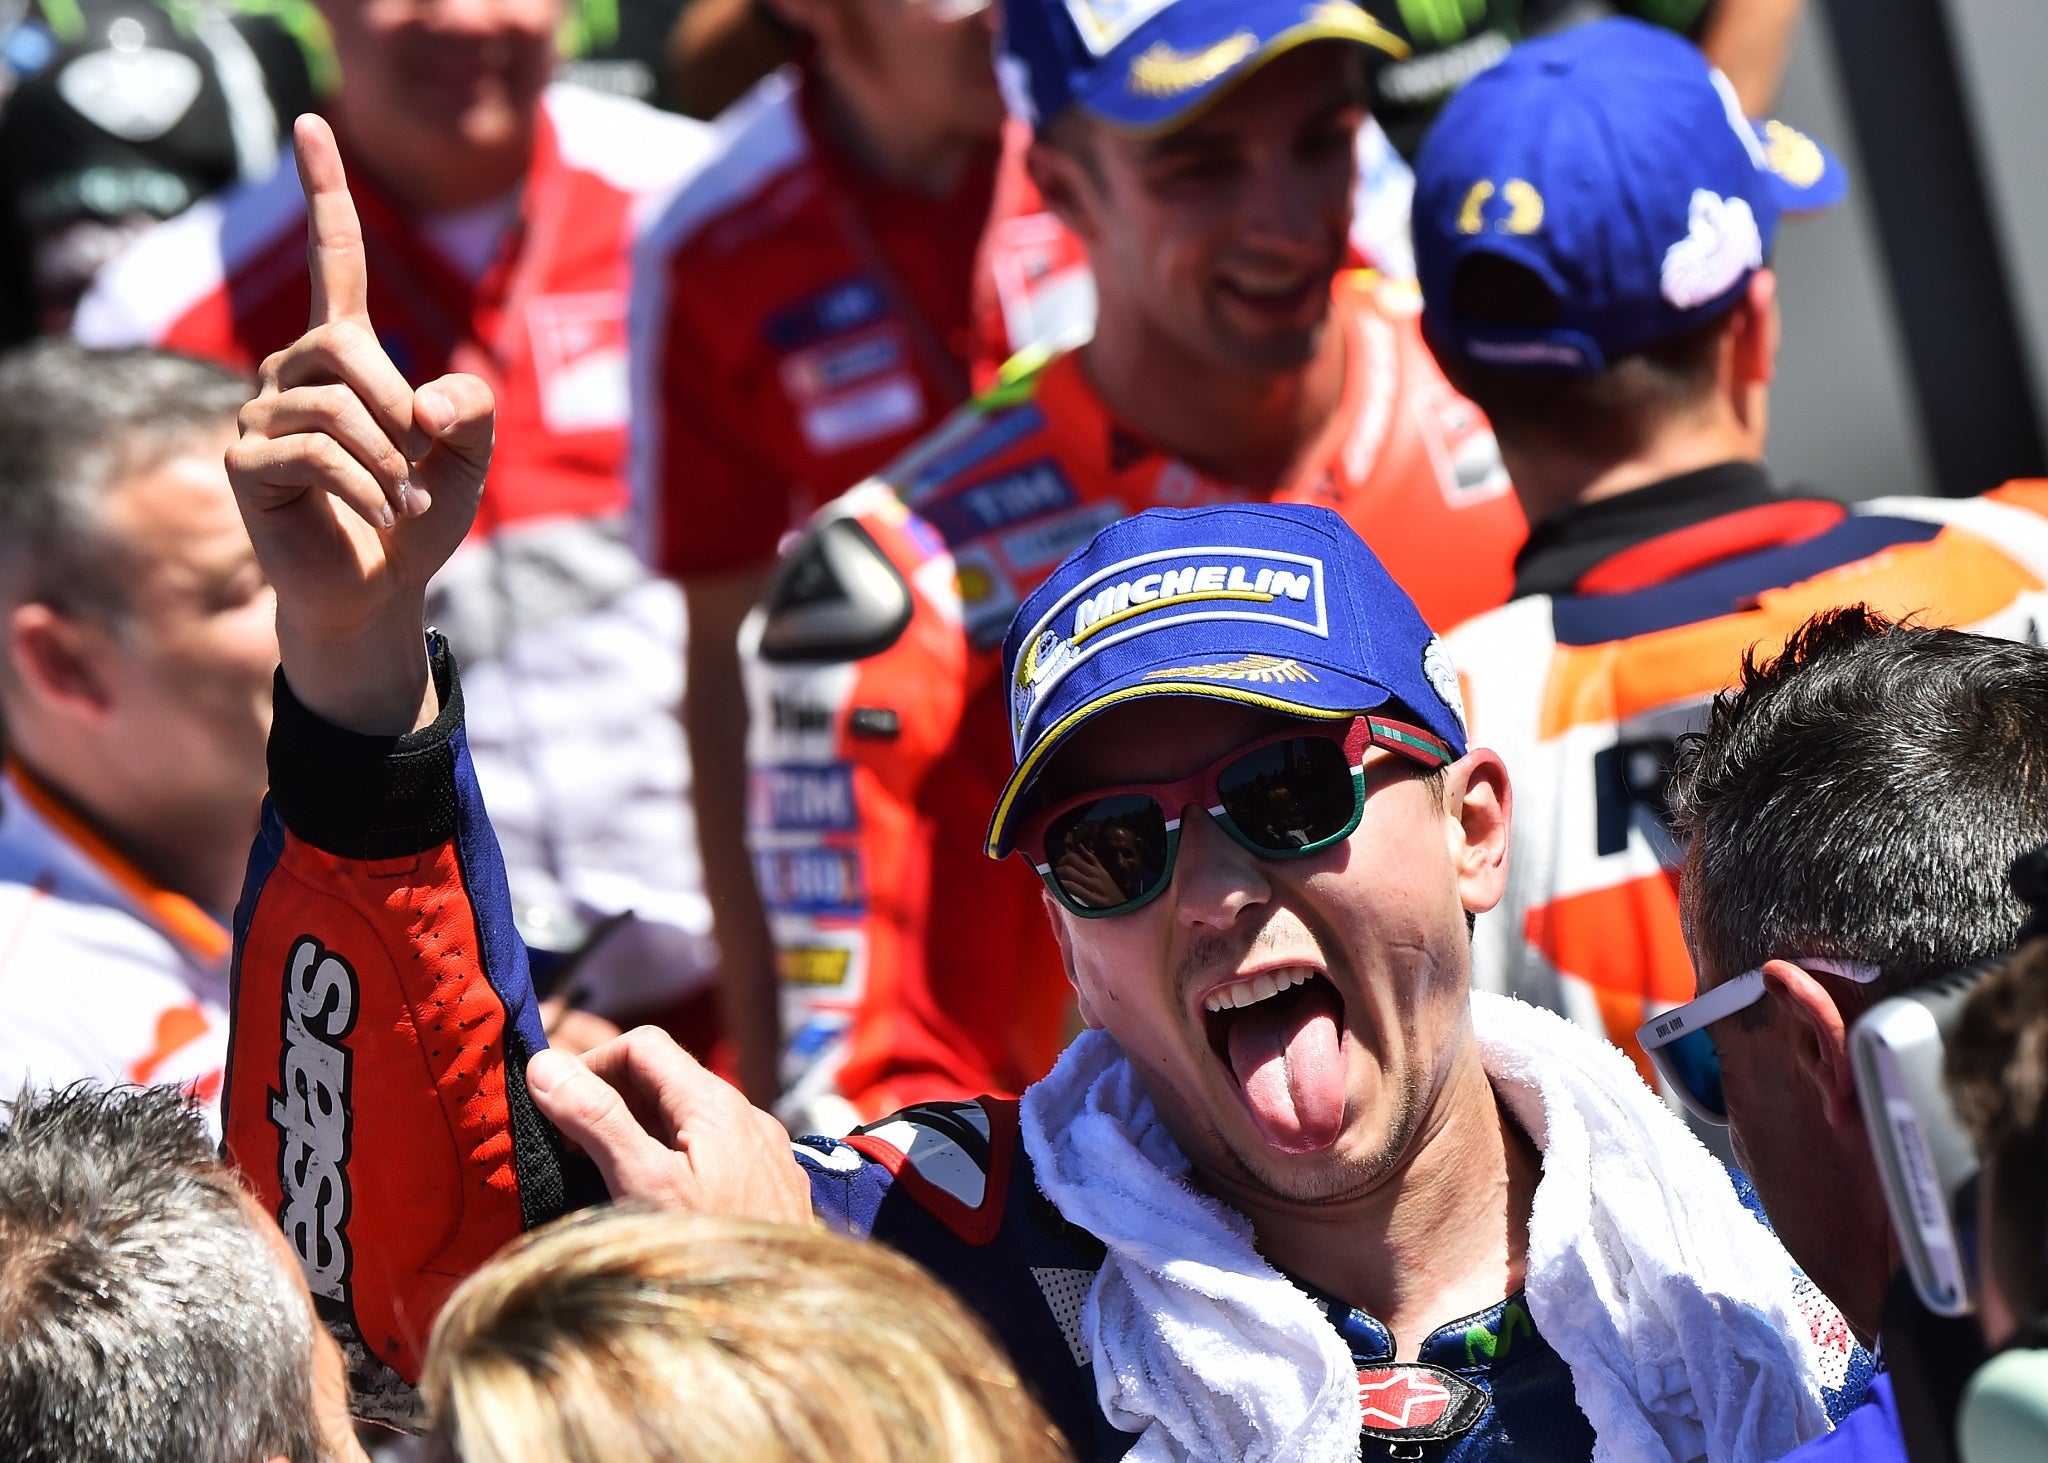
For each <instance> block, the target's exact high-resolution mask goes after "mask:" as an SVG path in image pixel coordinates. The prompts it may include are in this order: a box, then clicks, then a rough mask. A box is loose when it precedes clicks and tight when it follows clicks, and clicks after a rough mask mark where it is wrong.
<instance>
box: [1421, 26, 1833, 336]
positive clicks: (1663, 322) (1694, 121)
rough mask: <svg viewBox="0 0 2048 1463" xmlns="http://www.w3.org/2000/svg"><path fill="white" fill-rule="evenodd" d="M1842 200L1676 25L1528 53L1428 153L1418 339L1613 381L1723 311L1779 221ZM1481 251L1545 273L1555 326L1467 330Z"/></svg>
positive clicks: (1553, 39)
mask: <svg viewBox="0 0 2048 1463" xmlns="http://www.w3.org/2000/svg"><path fill="white" fill-rule="evenodd" d="M1847 189H1848V180H1847V178H1846V177H1845V176H1844V175H1843V172H1842V168H1841V165H1840V164H1839V163H1838V162H1836V161H1835V160H1834V158H1832V157H1831V156H1829V155H1828V153H1827V152H1825V151H1824V150H1823V149H1822V148H1821V147H1820V146H1819V145H1818V144H1817V143H1815V142H1814V141H1812V139H1810V138H1808V137H1806V136H1805V135H1804V134H1803V133H1800V132H1796V131H1794V130H1793V129H1792V128H1790V127H1787V126H1785V125H1784V124H1783V123H1780V122H1765V123H1760V124H1759V123H1752V122H1750V121H1749V120H1748V119H1747V118H1745V117H1744V116H1743V115H1742V109H1741V106H1740V104H1739V103H1738V102H1737V100H1736V96H1735V92H1734V89H1733V88H1732V87H1731V86H1730V85H1729V84H1728V80H1727V78H1726V77H1724V76H1722V75H1721V73H1720V72H1718V71H1716V70H1714V69H1713V68H1712V67H1711V66H1709V65H1708V64H1707V61H1706V59H1705V57H1703V56H1702V55H1701V54H1700V52H1699V50H1698V49H1697V48H1696V47H1694V46H1693V45H1692V44H1691V43H1690V42H1688V41H1686V40H1684V39H1682V38H1681V37H1679V36H1676V35H1673V34H1672V33H1671V32H1670V31H1666V30H1660V29H1658V28H1657V27H1656V26H1652V25H1646V24H1644V23H1643V22H1641V21H1638V20H1630V19H1620V18H1618V19H1611V20H1601V21H1595V22H1593V23H1592V24H1589V25H1581V26H1576V27H1574V28H1572V29H1570V30H1567V31H1564V32H1561V33H1560V34H1557V35H1553V36H1546V37H1544V38H1542V39H1539V40H1533V41H1529V42H1526V43H1524V44H1522V45H1520V46H1517V47H1515V49H1514V50H1513V51H1511V52H1510V53H1509V54H1508V56H1507V57H1506V59H1504V60H1503V61H1501V63H1500V64H1499V65H1497V66H1495V67H1493V68H1492V69H1491V70H1489V71H1486V72H1483V73H1482V74H1480V75H1479V76H1477V77H1475V78H1473V80H1472V81H1471V82H1470V83H1469V84H1468V85H1466V86H1465V87H1464V89H1463V90H1461V91H1460V92H1459V93H1458V94H1457V95H1456V96H1454V97H1453V98H1452V99H1451V100H1450V102H1449V103H1448V104H1447V105H1446V106H1445V107H1444V109H1443V112H1442V114H1441V115H1440V116H1439V117H1438V118H1437V120H1436V124H1435V125H1434V126H1433V127H1432V128H1431V129H1430V132H1429V137H1428V139H1427V140H1426V141H1425V142H1424V143H1423V146H1422V152H1421V154H1420V155H1419V156H1418V157H1417V158H1416V161H1415V202H1414V220H1415V260H1416V273H1417V276H1418V278H1419V279H1420V281H1421V284H1422V298H1423V311H1422V318H1423V329H1424V330H1425V332H1426V333H1427V334H1428V336H1429V339H1430V342H1431V344H1432V345H1434V346H1435V347H1436V348H1437V349H1438V350H1440V351H1446V350H1447V351H1449V352H1450V353H1451V354H1452V355H1454V356H1462V357H1465V358H1467V359H1469V360H1472V361H1475V362H1479V363H1481V364H1485V365H1490V366H1505V367H1523V368H1529V369H1537V370H1560V371H1567V372H1598V371H1604V370H1606V369H1607V367H1608V366H1609V364H1611V363H1612V362H1614V361H1615V360H1618V359H1619V358H1621V357H1622V356H1625V355H1628V354H1630V353H1631V352H1634V351H1638V350H1641V349H1642V348H1643V347H1645V346H1647V345H1650V344H1652V343H1654V342H1656V341H1659V340H1663V339H1665V338H1667V337H1669V336H1672V335H1676V334H1678V333H1679V332H1681V331H1683V330H1686V329H1688V328H1690V327H1692V326H1694V325H1698V324H1702V323H1704V322H1705V321H1707V320H1710V319H1713V318H1714V317H1715V316H1716V315H1718V314H1720V313H1721V312H1722V311H1723V310H1725V309H1727V308H1728V307H1729V306H1730V305H1731V304H1733V303H1734V301H1735V299H1736V297H1737V296H1738V295H1739V294H1740V293H1741V292H1742V290H1743V288H1744V286H1746V285H1747V284H1748V282H1749V279H1750V276H1751V275H1753V274H1754V273H1755V272H1756V271H1757V270H1758V269H1760V268H1762V267H1763V263H1764V260H1765V259H1766V258H1768V257H1769V255H1770V252H1771V245H1772V242H1773V240H1774V239H1775V238H1776V236H1777V231H1778V220H1779V217H1780V216H1781V215H1783V214H1786V213H1797V212H1810V211H1812V210H1815V209H1820V208H1826V207H1829V206H1831V205H1833V204H1835V203H1838V202H1840V201H1841V198H1842V196H1843V194H1844V193H1845V192H1846V191H1847ZM1475 255H1495V256H1497V257H1499V258H1502V259H1506V260H1511V261H1513V262H1514V263H1516V264H1519V265H1522V266H1524V267H1526V268H1527V269H1529V270H1531V271H1532V272H1534V273H1535V274H1536V275H1537V277H1538V278H1540V279H1541V280H1542V281H1543V282H1544V283H1545V284H1546V285H1548V286H1549V288H1550V290H1551V292H1552V293H1553V294H1555V295H1556V297H1557V299H1558V302H1559V304H1560V306H1561V311H1560V315H1559V318H1558V319H1557V320H1555V321H1554V322H1549V323H1546V324H1541V325H1521V326H1516V327H1504V326H1501V325H1499V324H1497V323H1486V322H1475V321H1470V320H1465V319H1461V318H1460V317H1459V316H1458V315H1457V314H1456V312H1455V311H1454V309H1453V304H1454V294H1453V287H1454V284H1455V282H1456V280H1457V277H1458V268H1459V266H1460V265H1461V264H1463V263H1464V262H1465V261H1466V260H1468V259H1471V258H1472V257H1474V256H1475Z"/></svg>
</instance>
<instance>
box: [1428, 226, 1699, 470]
mask: <svg viewBox="0 0 2048 1463" xmlns="http://www.w3.org/2000/svg"><path fill="white" fill-rule="evenodd" d="M1451 294H1452V304H1451V313H1452V314H1454V315H1456V316H1457V317H1458V318H1459V319H1461V320H1466V321H1469V322H1471V323H1472V324H1475V325H1489V326H1494V327H1498V328H1503V329H1535V328H1540V327H1543V326H1546V325H1554V324H1556V323H1557V320H1558V317H1559V315H1560V314H1561V313H1562V307H1561V306H1560V305H1559V302H1558V299H1557V296H1556V295H1555V294H1554V293H1552V291H1551V289H1550V286H1548V285H1547V284H1545V283H1544V282H1543V281H1542V279H1541V278H1539V277H1538V276H1537V275H1536V274H1535V273H1534V272H1533V271H1532V270H1530V269H1528V268H1526V267H1524V266H1523V265H1520V264H1517V263H1515V262H1514V261H1513V260H1511V259H1504V258H1502V257H1500V256H1499V255H1497V254H1474V255H1472V256H1470V257H1469V258H1467V259H1466V260H1465V261H1464V262H1463V263H1461V264H1460V265H1459V266H1458V272H1457V275H1456V277H1455V278H1454V280H1453V282H1452V290H1451ZM1733 318H1734V312H1733V311H1732V310H1729V311H1726V312H1724V313H1722V314H1721V315H1718V316H1716V317H1715V318H1714V319H1712V320H1709V321H1707V322H1706V323H1705V324H1703V325H1695V326H1694V327H1693V328H1692V329H1690V330H1686V331H1682V332H1680V333H1679V334H1677V335H1673V336H1667V337H1666V338H1665V339H1663V340H1659V341H1655V342H1653V343H1652V344H1650V345H1648V346H1645V347H1644V348H1643V349H1642V350H1640V351H1637V352H1635V353H1633V354H1631V355H1626V356H1623V357H1621V358H1620V359H1619V360H1615V361H1610V362H1609V363H1608V367H1607V369H1606V370H1605V371H1602V372H1599V373H1598V374H1597V375H1590V376H1589V375H1582V374H1575V373H1571V372H1564V371H1554V370H1539V369H1513V368H1510V367H1504V366H1489V365H1485V364H1483V363H1481V362H1479V361H1474V360H1469V359H1466V358H1464V357H1461V356H1458V355H1457V354H1456V353H1455V352H1444V351H1443V350H1442V342H1432V344H1433V345H1435V346H1437V347H1438V349H1439V353H1440V354H1444V355H1446V365H1447V366H1448V367H1449V369H1450V373H1451V375H1452V376H1453V378H1454V379H1455V380H1456V382H1457V385H1458V389H1459V390H1460V391H1463V392H1464V393H1465V395H1467V396H1469V397H1471V398H1472V400H1473V401H1474V402H1476V403H1477V404H1478V406H1479V409H1480V410H1481V411H1483V412H1485V413H1486V416H1487V419H1488V420H1489V421H1490V422H1492V423H1493V430H1494V433H1495V435H1496V436H1499V437H1501V438H1503V439H1504V440H1506V441H1507V442H1508V443H1509V444H1510V446H1512V445H1513V444H1516V443H1518V442H1548V443H1557V444H1564V445H1568V446H1570V447H1571V448H1572V449H1573V450H1574V451H1576V452H1581V453H1591V454H1593V455H1597V456H1600V457H1603V458H1622V457H1629V456H1633V455H1635V454H1636V453H1638V452H1640V451H1641V450H1642V449H1643V448H1644V446H1645V445H1646V444H1647V443H1648V442H1649V440H1650V438H1651V436H1652V434H1653V433H1654V431H1655V430H1656V428H1657V427H1659V426H1660V425H1661V424H1662V423H1663V422H1665V421H1666V420H1668V419H1669V418H1670V417H1671V416H1672V415H1673V414H1675V413H1678V412H1682V411H1686V410H1689V409H1690V408H1693V407H1696V406H1698V405H1699V403H1700V402H1702V401H1703V400H1705V399H1706V397H1707V396H1708V395H1709V394H1710V393H1711V392H1712V391H1713V389H1714V379H1715V361H1716V356H1717V353H1718V350H1719V347H1720V344H1721V337H1722V336H1723V335H1724V334H1725V333H1726V331H1727V329H1728V322H1729V321H1730V320H1731V319H1733Z"/></svg>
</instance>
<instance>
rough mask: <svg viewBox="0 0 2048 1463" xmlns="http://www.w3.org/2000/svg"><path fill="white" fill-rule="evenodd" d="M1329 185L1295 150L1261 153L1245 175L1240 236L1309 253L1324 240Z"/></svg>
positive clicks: (1254, 242) (1254, 243)
mask: <svg viewBox="0 0 2048 1463" xmlns="http://www.w3.org/2000/svg"><path fill="white" fill-rule="evenodd" d="M1328 192H1329V189H1328V187H1327V186H1326V185H1324V184H1323V183H1322V182H1321V180H1320V179H1318V178H1316V177H1314V176H1312V175H1311V172H1310V170H1309V169H1306V168H1304V167H1302V166H1301V165H1300V164H1299V162H1298V161H1297V160H1296V159H1295V158H1294V157H1293V156H1292V155H1291V154H1287V153H1282V152H1279V151H1277V150H1273V151H1266V152H1262V153H1261V154H1260V156H1259V157H1258V159H1257V162H1256V164H1255V166H1254V167H1253V168H1252V171H1251V176H1250V177H1249V178H1248V179H1247V180H1246V186H1245V189H1244V196H1243V209H1242V212H1241V214H1240V217H1241V219H1242V220H1243V225H1242V232H1241V234H1240V238H1242V240H1243V241H1244V242H1245V243H1246V244H1248V245H1250V246H1253V247H1256V248H1261V249H1265V250H1268V251H1273V252H1308V251H1311V250H1314V249H1317V248H1318V247H1320V246H1321V244H1322V243H1323V241H1324V235H1325V233H1326V231H1327V229H1328V226H1329V220H1328V219H1327V218H1326V217H1325V216H1324V215H1325V213H1326V211H1327V197H1326V195H1327V194H1328Z"/></svg>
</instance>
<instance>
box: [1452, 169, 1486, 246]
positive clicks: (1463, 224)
mask: <svg viewBox="0 0 2048 1463" xmlns="http://www.w3.org/2000/svg"><path fill="white" fill-rule="evenodd" d="M1491 197H1493V184H1492V183H1490V182H1488V181H1487V180H1486V179H1484V178H1481V179H1480V180H1479V181H1478V182H1476V183H1474V184H1473V185H1472V187H1471V188H1470V190H1468V191H1467V192H1466V194H1465V201H1464V202H1463V203H1461V204H1459V205H1458V232H1459V233H1461V234H1476V233H1478V232H1479V231H1480V230H1481V229H1483V228H1485V227H1486V200H1487V199H1489V198H1491Z"/></svg>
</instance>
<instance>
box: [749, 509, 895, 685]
mask: <svg viewBox="0 0 2048 1463" xmlns="http://www.w3.org/2000/svg"><path fill="white" fill-rule="evenodd" d="M762 607H763V609H764V611H765V612H766V619H765V622H764V623H763V625H762V628H761V640H760V651H759V653H760V656H761V659H763V660H766V661H826V662H832V661H844V660H860V659H863V658H864V657H866V656H870V655H879V654H880V653H881V652H882V651H884V650H887V649H888V648H889V647H890V646H891V645H894V644H895V643H896V637H897V636H899V635H901V634H902V633H903V627H904V626H906V625H908V624H909V623H910V611H911V602H910V586H909V585H908V584H906V583H904V580H903V576H902V574H900V573H899V572H897V569H896V566H895V565H894V564H892V563H890V562H889V556H888V555H887V554H885V553H883V552H882V550H881V547H880V546H879V545H878V544H876V542H875V541H874V539H873V538H872V537H870V536H869V534H868V531H867V530H866V529H865V528H863V527H861V526H860V524H859V523H858V522H856V521H855V520H854V519H852V518H847V517H833V518H828V519H825V520H823V521H822V522H819V523H815V524H813V525H812V526H811V527H810V529H809V530H807V531H806V532H805V534H804V536H803V538H802V540H801V541H800V542H799V543H798V544H797V546H796V547H795V548H794V549H792V550H790V552H789V553H788V554H787V555H785V556H784V558H783V560H782V562H781V563H780V564H778V565H776V567H775V574H774V577H773V578H771V579H770V580H769V581H768V592H767V594H766V595H765V596H764V598H763V601H762Z"/></svg>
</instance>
